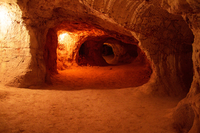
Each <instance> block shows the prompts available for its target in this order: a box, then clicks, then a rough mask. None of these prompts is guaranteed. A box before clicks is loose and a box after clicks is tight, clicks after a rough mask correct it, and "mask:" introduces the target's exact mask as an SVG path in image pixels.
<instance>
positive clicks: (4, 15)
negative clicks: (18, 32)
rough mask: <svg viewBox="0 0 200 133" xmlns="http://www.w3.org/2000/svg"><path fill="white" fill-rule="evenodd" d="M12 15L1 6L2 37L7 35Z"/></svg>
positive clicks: (0, 23)
mask: <svg viewBox="0 0 200 133" xmlns="http://www.w3.org/2000/svg"><path fill="white" fill-rule="evenodd" d="M10 15H11V13H9V12H8V9H7V8H6V7H5V6H0V33H1V36H2V35H5V34H6V33H7V30H8V28H9V26H10V25H11V23H12V21H11V18H10Z"/></svg>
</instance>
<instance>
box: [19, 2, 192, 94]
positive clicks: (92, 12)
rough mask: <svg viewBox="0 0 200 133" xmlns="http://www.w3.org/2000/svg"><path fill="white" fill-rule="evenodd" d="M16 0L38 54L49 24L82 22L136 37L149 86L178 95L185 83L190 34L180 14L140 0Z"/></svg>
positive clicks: (188, 71) (189, 74)
mask: <svg viewBox="0 0 200 133" xmlns="http://www.w3.org/2000/svg"><path fill="white" fill-rule="evenodd" d="M18 4H19V6H20V8H21V10H22V11H23V18H24V22H25V23H26V25H27V26H29V27H32V28H34V33H35V34H36V36H37V38H36V40H37V43H38V44H39V45H38V48H37V52H36V54H37V55H39V57H41V55H42V52H43V50H42V49H43V47H44V46H45V42H46V35H47V32H48V30H49V29H50V28H54V27H55V26H57V25H59V24H60V23H62V22H63V21H64V22H72V21H73V22H85V23H88V24H91V25H94V26H96V27H97V28H100V29H102V30H105V31H109V32H110V33H114V32H117V33H120V34H124V35H127V36H132V37H133V38H137V40H139V42H140V43H139V45H140V47H141V48H142V49H143V51H144V52H145V53H146V54H147V56H148V58H149V60H150V61H151V62H152V67H153V69H154V73H153V77H154V78H152V79H151V81H150V82H151V85H152V86H153V87H152V90H148V91H149V92H154V93H157V94H161V93H162V94H166V93H167V94H168V95H179V94H180V93H181V92H187V91H188V90H189V88H190V83H191V82H192V60H191V54H192V46H191V44H192V43H193V34H192V31H191V30H190V29H189V27H188V25H187V24H186V23H185V21H184V20H183V19H182V17H181V16H180V15H178V16H176V15H172V14H169V13H168V12H167V11H165V10H163V9H161V8H160V7H158V6H154V5H153V4H151V3H150V2H147V1H143V0H137V1H129V0H120V1H116V0H107V1H102V0H74V1H69V0H65V1H61V0H55V1H48V0H47V1H41V0H35V1H25V0H21V1H18ZM159 4H160V3H159V2H158V5H159ZM161 4H162V3H161ZM65 5H67V6H65ZM31 45H32V44H31ZM35 60H36V61H37V60H38V57H36V58H35ZM41 61H42V59H41ZM38 65H39V67H41V66H40V64H39V63H38ZM153 88H154V89H153ZM161 88H162V89H161Z"/></svg>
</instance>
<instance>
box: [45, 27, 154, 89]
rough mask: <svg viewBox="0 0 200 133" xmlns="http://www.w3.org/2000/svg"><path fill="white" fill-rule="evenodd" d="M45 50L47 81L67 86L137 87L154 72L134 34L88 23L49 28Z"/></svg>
mask: <svg viewBox="0 0 200 133" xmlns="http://www.w3.org/2000/svg"><path fill="white" fill-rule="evenodd" d="M44 53H45V54H44V57H45V61H46V68H47V76H46V77H47V79H48V81H50V83H52V84H53V85H61V86H65V87H66V88H68V89H85V88H93V89H105V88H106V89H108V88H109V89H110V88H126V87H136V86H140V85H143V84H145V83H146V82H148V80H149V78H150V76H151V73H152V69H151V64H150V62H149V61H148V59H147V57H146V55H145V54H144V52H143V51H142V50H141V49H140V48H139V46H138V41H137V40H136V39H135V38H134V37H132V36H131V37H129V36H125V35H119V34H118V33H114V32H113V33H107V32H105V31H103V30H101V29H97V28H95V27H93V26H91V25H88V24H82V23H71V24H69V23H65V24H60V25H58V26H57V27H55V28H53V29H49V32H48V34H47V41H46V46H45V52H44Z"/></svg>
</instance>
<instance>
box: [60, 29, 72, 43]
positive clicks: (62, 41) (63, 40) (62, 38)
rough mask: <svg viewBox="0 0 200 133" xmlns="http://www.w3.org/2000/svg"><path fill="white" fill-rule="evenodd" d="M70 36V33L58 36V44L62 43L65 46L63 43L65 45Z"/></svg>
mask: <svg viewBox="0 0 200 133" xmlns="http://www.w3.org/2000/svg"><path fill="white" fill-rule="evenodd" d="M69 37H70V36H69V34H68V33H66V32H65V33H62V34H60V35H59V36H58V42H59V43H60V44H63V43H65V40H67V38H69Z"/></svg>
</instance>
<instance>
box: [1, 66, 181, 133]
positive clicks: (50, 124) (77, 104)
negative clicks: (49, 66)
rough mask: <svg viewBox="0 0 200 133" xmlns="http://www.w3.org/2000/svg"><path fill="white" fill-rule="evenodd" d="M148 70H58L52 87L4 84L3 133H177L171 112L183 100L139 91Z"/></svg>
mask: <svg viewBox="0 0 200 133" xmlns="http://www.w3.org/2000/svg"><path fill="white" fill-rule="evenodd" d="M122 68H124V69H122ZM130 68H132V69H130ZM139 69H140V70H141V71H140V70H139ZM115 70H116V71H115ZM145 70H146V71H145ZM147 70H148V67H146V66H142V67H141V66H140V68H139V66H137V65H136V66H135V67H133V66H132V67H130V65H125V66H123V65H122V66H112V67H111V66H107V67H76V68H74V69H69V70H66V71H59V74H58V75H55V76H54V77H52V81H53V85H51V86H47V85H46V86H43V87H39V86H38V87H36V86H35V87H32V89H31V88H14V87H8V86H4V85H0V133H173V132H174V133H175V130H174V129H173V126H172V122H173V121H172V118H171V112H172V110H173V108H174V107H175V106H176V105H177V103H178V102H179V101H180V99H178V98H172V97H153V96H152V95H151V96H150V95H146V94H144V93H143V92H142V91H140V89H142V88H143V87H147V86H145V85H143V84H145V83H146V82H148V79H149V78H148V77H150V75H149V74H146V75H145V74H144V73H148V71H147ZM103 75H104V76H103ZM127 75H128V76H127ZM130 78H131V79H130ZM33 88H34V89H33Z"/></svg>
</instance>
